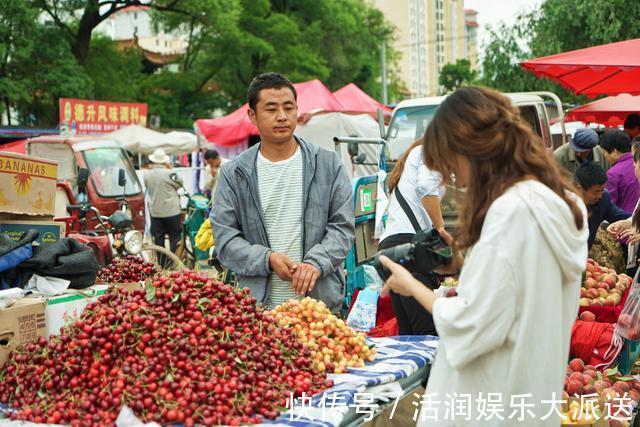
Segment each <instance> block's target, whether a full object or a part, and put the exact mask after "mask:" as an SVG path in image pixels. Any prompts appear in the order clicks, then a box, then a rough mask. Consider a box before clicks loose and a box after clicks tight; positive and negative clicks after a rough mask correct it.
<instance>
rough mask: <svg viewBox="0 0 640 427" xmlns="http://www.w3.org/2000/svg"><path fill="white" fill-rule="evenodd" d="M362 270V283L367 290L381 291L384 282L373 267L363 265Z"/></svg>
mask: <svg viewBox="0 0 640 427" xmlns="http://www.w3.org/2000/svg"><path fill="white" fill-rule="evenodd" d="M362 270H363V271H364V283H365V287H366V288H367V289H371V290H374V291H376V290H379V289H382V286H383V285H384V282H383V281H382V279H381V278H380V275H379V274H378V271H377V270H376V268H375V267H374V266H373V265H367V264H365V265H363V266H362Z"/></svg>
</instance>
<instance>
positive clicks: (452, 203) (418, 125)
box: [334, 92, 566, 225]
mask: <svg viewBox="0 0 640 427" xmlns="http://www.w3.org/2000/svg"><path fill="white" fill-rule="evenodd" d="M504 95H505V96H507V97H509V99H511V101H512V102H513V104H514V105H515V106H516V107H518V109H519V110H520V114H521V115H522V117H523V118H524V119H525V120H526V121H527V122H528V123H529V124H530V125H531V127H532V129H533V130H534V132H535V133H536V134H538V135H539V136H540V139H541V141H542V144H544V146H545V147H546V148H547V149H548V150H549V151H552V150H553V149H554V143H553V139H552V136H551V130H550V123H549V122H550V120H551V119H555V121H556V122H557V123H560V126H561V128H562V141H566V132H565V129H564V120H563V115H562V114H561V115H560V117H550V114H549V109H547V106H546V105H545V99H546V100H547V101H549V100H550V101H551V103H552V104H553V108H552V109H550V110H553V111H554V113H555V114H557V112H562V111H563V109H562V102H561V101H560V99H559V98H558V96H557V95H555V94H554V93H551V92H523V93H505V94H504ZM444 99H445V97H444V96H437V97H430V98H414V99H407V100H405V101H402V102H400V103H399V104H398V105H397V106H396V107H395V109H394V110H393V113H392V115H391V119H390V121H389V126H388V128H386V129H385V127H384V125H383V124H382V121H381V119H382V116H381V114H379V121H380V134H381V138H380V139H370V138H340V137H336V138H334V141H335V143H336V149H337V148H338V147H337V146H338V144H341V143H347V144H349V150H348V151H349V154H350V155H351V157H352V159H359V161H360V162H367V163H369V164H372V163H373V164H375V163H378V159H371V158H368V157H371V156H372V154H371V153H372V151H374V150H372V148H371V146H372V145H374V146H375V145H378V146H382V147H384V148H385V150H384V152H385V156H382V159H384V160H385V161H386V164H387V171H390V170H391V168H392V167H393V163H394V162H395V161H396V160H398V159H399V158H400V157H401V156H402V154H403V153H404V152H405V151H406V150H407V148H409V147H410V146H411V145H412V144H413V143H414V142H415V141H416V140H417V139H420V138H422V137H423V136H424V133H425V131H426V130H427V126H428V125H429V123H430V122H431V119H432V118H433V116H434V114H435V112H436V110H437V109H438V107H439V106H440V104H441V103H442V101H443V100H444ZM361 144H367V149H364V150H359V146H360V145H361ZM338 152H339V150H338ZM378 152H380V150H378ZM456 193H457V190H455V189H454V188H452V187H449V188H448V189H447V195H446V196H445V198H444V200H443V206H442V211H443V216H444V217H445V222H447V224H448V225H452V223H453V222H454V221H455V218H456V217H457V209H456V200H457V198H458V197H457V196H456Z"/></svg>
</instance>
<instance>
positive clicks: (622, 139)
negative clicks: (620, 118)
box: [600, 130, 631, 153]
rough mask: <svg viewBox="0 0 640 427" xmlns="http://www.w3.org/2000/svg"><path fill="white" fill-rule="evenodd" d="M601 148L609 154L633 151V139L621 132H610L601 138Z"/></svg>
mask: <svg viewBox="0 0 640 427" xmlns="http://www.w3.org/2000/svg"><path fill="white" fill-rule="evenodd" d="M600 146H601V147H602V149H603V150H604V151H606V152H607V153H611V152H613V150H618V151H619V152H621V153H628V152H629V151H631V138H629V135H627V133H626V132H624V131H621V130H610V131H607V132H605V133H604V134H603V135H602V138H600Z"/></svg>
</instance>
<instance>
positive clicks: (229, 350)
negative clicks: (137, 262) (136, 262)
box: [0, 269, 437, 426]
mask: <svg viewBox="0 0 640 427" xmlns="http://www.w3.org/2000/svg"><path fill="white" fill-rule="evenodd" d="M127 274H128V273H127ZM109 276H112V277H115V273H114V272H113V271H111V270H110V269H106V271H105V273H104V275H103V276H101V277H102V278H105V277H109ZM117 277H118V279H119V280H120V279H121V277H122V276H117ZM126 277H127V278H130V279H131V280H135V279H140V278H142V277H139V276H136V277H132V276H126ZM101 286H105V285H101ZM25 300H33V301H34V306H35V307H36V309H37V310H42V311H44V318H45V320H46V323H47V324H50V323H51V322H52V321H53V320H55V319H58V318H59V317H61V316H62V314H63V313H64V315H65V316H71V318H70V319H69V320H68V321H67V323H66V324H65V323H58V327H57V328H54V329H58V330H52V329H48V330H47V332H48V333H52V334H53V335H52V336H51V337H50V338H49V339H45V338H44V331H41V333H38V335H39V337H38V336H34V337H32V339H31V340H28V341H27V342H23V343H22V346H14V347H13V348H12V349H13V350H14V353H13V354H12V355H11V356H9V358H8V361H7V362H6V363H5V364H4V366H2V367H0V379H2V381H0V400H2V401H3V402H4V403H11V405H12V408H10V407H9V406H7V405H4V406H2V409H1V412H2V414H3V415H4V416H7V417H11V418H17V419H16V420H14V421H16V422H18V420H26V421H31V422H33V423H37V424H59V423H62V424H71V425H87V424H91V425H108V424H111V423H113V422H115V421H116V418H117V417H119V418H118V419H119V421H123V419H124V418H126V417H129V418H130V420H134V419H135V418H141V419H143V420H144V421H146V422H150V421H156V422H160V423H162V424H167V423H168V424H171V423H173V422H176V423H182V424H184V425H187V426H188V425H194V424H195V423H196V422H200V423H204V424H205V425H211V424H219V423H223V424H230V425H235V424H236V423H238V422H242V423H252V424H256V423H258V424H259V423H260V422H269V423H270V424H272V423H273V422H276V423H282V424H287V425H292V424H293V425H299V424H296V419H299V418H301V417H306V418H307V419H306V421H304V424H305V425H314V424H313V423H315V422H317V423H318V424H317V425H335V426H338V425H347V424H349V423H352V422H356V421H357V420H359V419H363V418H364V417H367V416H368V414H370V413H371V411H373V412H375V411H377V410H378V409H380V407H381V406H383V405H384V402H389V401H393V400H394V399H398V398H400V397H402V396H404V395H406V394H407V393H409V392H410V391H411V390H413V388H414V386H415V385H417V384H419V383H420V382H421V381H422V380H423V379H424V375H425V372H426V366H427V365H428V364H429V363H431V361H433V357H434V354H435V350H436V348H437V339H435V338H434V337H409V338H395V339H394V338H392V339H369V340H365V337H364V335H363V334H359V333H356V332H354V331H353V330H351V328H349V327H348V326H346V325H345V323H344V322H343V321H342V320H340V319H338V318H336V317H335V316H333V315H332V314H330V313H329V311H328V309H327V308H326V307H325V306H324V305H323V304H322V303H320V302H317V301H314V300H311V299H309V298H307V299H305V300H302V301H298V302H292V301H290V302H287V303H285V304H283V305H281V306H279V307H277V308H276V309H275V310H274V311H272V312H264V311H262V310H261V309H257V307H256V306H255V299H252V298H250V297H249V296H248V294H247V293H246V291H239V290H235V289H233V288H232V287H231V286H228V285H224V284H221V283H218V282H216V281H214V280H212V279H210V278H207V277H206V276H204V275H200V274H196V273H193V272H188V271H184V272H182V273H173V274H171V275H169V276H155V277H154V278H152V279H147V282H146V285H145V287H142V285H141V283H140V282H138V283H137V284H136V283H135V282H134V283H130V284H128V285H127V286H126V287H125V285H123V284H115V283H114V284H113V286H107V287H106V289H105V288H104V287H103V288H102V289H100V290H96V293H95V294H92V295H89V293H88V292H87V294H86V295H78V294H76V295H74V296H73V297H69V296H67V297H59V298H55V299H54V300H53V301H52V302H47V303H46V304H42V300H41V299H40V298H33V299H32V298H25ZM18 304H19V305H18V306H16V307H15V310H18V309H20V307H21V305H22V304H23V302H22V301H21V302H20V303H18ZM45 305H46V308H45ZM54 306H57V307H55V309H54V308H53V307H54ZM50 307H52V308H51V310H50V309H49V308H50ZM61 308H66V310H64V309H63V310H61ZM37 310H36V311H37ZM34 314H35V315H36V316H38V314H37V312H34ZM58 320H59V319H58ZM59 325H64V326H62V327H59ZM365 360H366V361H367V362H366V363H365ZM59 361H65V363H59ZM331 372H333V373H331ZM97 390H100V391H97ZM179 390H180V391H179ZM258 390H260V391H259V392H258ZM365 394H366V395H367V396H371V398H370V399H369V398H367V400H366V402H364V401H363V400H362V399H363V395H365ZM233 395H236V398H233V397H232V396H233ZM240 395H241V396H242V397H239V396H240ZM327 396H331V401H332V402H333V404H332V405H331V406H327ZM293 397H295V398H296V399H295V400H291V404H290V405H289V412H286V411H285V412H283V413H281V410H280V409H279V408H286V405H287V402H289V399H290V398H293ZM228 399H236V400H234V402H235V403H234V404H233V407H231V406H224V407H223V406H220V405H221V404H222V402H227V401H228ZM252 402H253V403H252ZM367 402H368V403H367ZM381 403H382V404H381ZM227 405H228V404H227ZM224 408H226V409H224ZM16 409H17V410H18V411H17V412H16ZM83 414H85V415H83ZM89 414H92V415H89ZM243 414H244V415H243ZM248 414H253V415H248ZM87 417H88V418H87ZM322 419H325V421H324V422H322ZM74 420H75V421H74ZM82 420H84V422H83V421H82ZM87 420H90V422H89V423H87ZM269 420H274V421H269ZM2 422H3V425H10V422H9V421H8V420H4V421H2ZM133 423H134V421H130V422H123V423H119V425H122V426H126V425H135V424H133ZM327 423H329V424H327ZM23 425H24V424H23ZM27 425H28V424H27Z"/></svg>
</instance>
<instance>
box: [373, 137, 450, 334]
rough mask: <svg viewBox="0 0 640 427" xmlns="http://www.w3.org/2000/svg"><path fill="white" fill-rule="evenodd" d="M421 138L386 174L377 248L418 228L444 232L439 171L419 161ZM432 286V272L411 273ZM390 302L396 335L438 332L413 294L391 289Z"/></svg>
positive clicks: (410, 235)
mask: <svg viewBox="0 0 640 427" xmlns="http://www.w3.org/2000/svg"><path fill="white" fill-rule="evenodd" d="M422 157H423V155H422V140H421V139H419V140H417V141H416V142H415V143H414V144H413V145H412V146H411V147H409V148H408V149H407V151H406V152H405V153H404V154H403V155H402V157H400V159H399V160H398V162H397V163H396V165H395V167H394V168H393V171H391V173H390V174H389V176H388V177H387V187H388V189H389V193H390V194H391V197H390V200H389V208H388V215H387V216H388V218H387V224H386V227H385V230H384V232H383V233H382V235H381V236H380V244H379V245H378V250H381V249H387V248H391V247H393V246H397V245H401V244H403V243H408V242H410V241H411V240H412V239H413V237H414V236H415V234H416V233H417V232H418V231H422V230H430V229H432V228H435V229H436V230H438V231H439V232H441V233H446V231H445V229H444V220H443V219H442V211H441V209H440V200H441V199H442V197H443V196H444V186H443V185H442V175H440V174H439V173H438V172H434V171H431V170H429V169H428V168H427V167H426V166H425V164H424V162H423V161H422ZM414 277H415V278H416V279H418V280H419V281H420V282H422V283H423V284H424V285H425V286H428V287H429V288H431V289H436V288H437V287H438V285H439V283H438V280H437V278H436V276H435V274H433V273H431V274H418V273H416V274H414ZM390 294H391V305H392V306H393V311H394V313H395V315H396V319H397V320H398V334H399V335H437V334H438V333H437V331H436V328H435V326H434V325H433V318H432V317H431V314H430V313H429V312H428V311H426V310H425V309H424V307H422V306H421V305H420V304H418V303H417V301H416V300H415V299H414V298H412V297H406V296H403V295H398V294H396V293H395V292H393V291H392V292H391V293H390Z"/></svg>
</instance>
